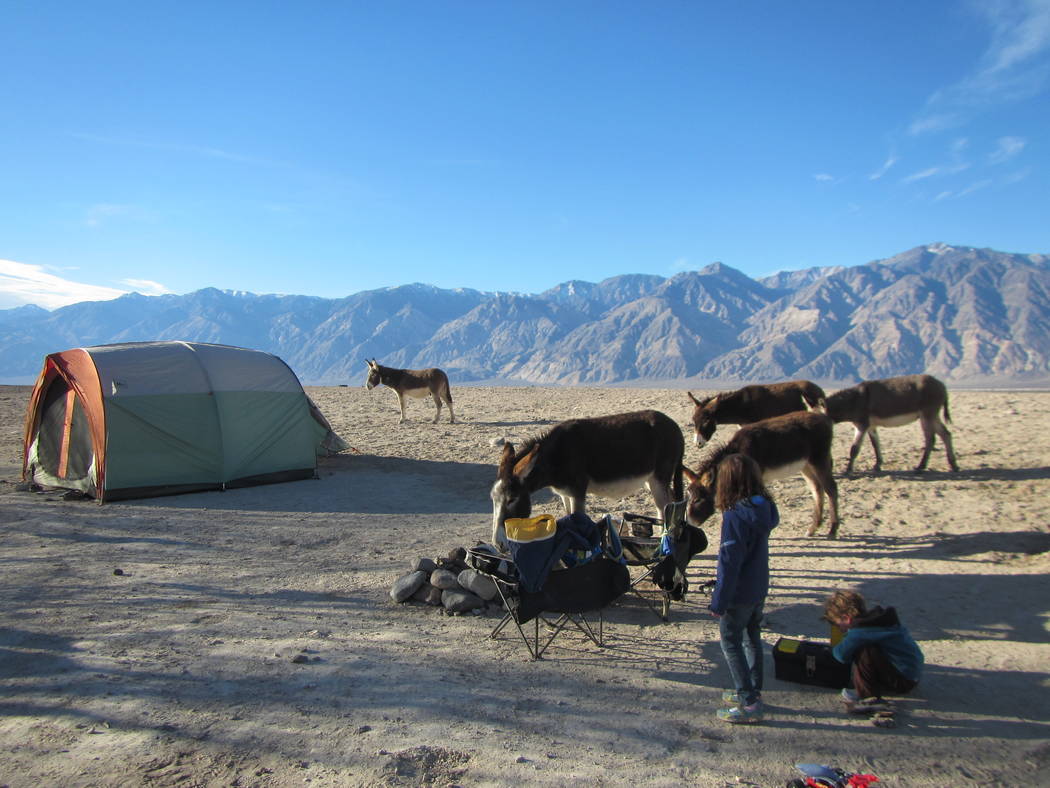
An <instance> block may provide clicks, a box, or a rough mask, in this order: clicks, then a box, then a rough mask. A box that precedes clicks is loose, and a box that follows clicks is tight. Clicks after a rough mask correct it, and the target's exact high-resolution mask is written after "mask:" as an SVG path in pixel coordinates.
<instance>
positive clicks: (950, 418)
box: [944, 391, 952, 424]
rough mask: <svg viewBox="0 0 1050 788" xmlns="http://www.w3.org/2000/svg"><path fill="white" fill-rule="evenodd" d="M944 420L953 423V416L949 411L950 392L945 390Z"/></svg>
mask: <svg viewBox="0 0 1050 788" xmlns="http://www.w3.org/2000/svg"><path fill="white" fill-rule="evenodd" d="M944 420H945V421H946V422H947V423H948V424H951V423H952V416H951V414H950V413H949V412H948V392H947V391H946V392H944Z"/></svg>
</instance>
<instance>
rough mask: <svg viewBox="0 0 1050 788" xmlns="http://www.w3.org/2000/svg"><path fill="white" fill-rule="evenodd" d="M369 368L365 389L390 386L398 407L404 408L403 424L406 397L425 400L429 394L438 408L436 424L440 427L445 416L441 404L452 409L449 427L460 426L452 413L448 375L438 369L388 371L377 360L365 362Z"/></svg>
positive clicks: (402, 421) (402, 412) (401, 421)
mask: <svg viewBox="0 0 1050 788" xmlns="http://www.w3.org/2000/svg"><path fill="white" fill-rule="evenodd" d="M365 363H366V364H368V377H367V378H366V379H365V388H367V389H368V390H370V391H371V390H372V389H373V388H375V387H376V386H378V385H379V384H380V383H382V384H383V385H384V386H389V387H390V388H392V389H393V390H394V393H395V394H397V404H398V406H399V407H400V408H401V420H400V421H399V422H398V424H403V423H404V421H405V397H406V396H408V397H412V398H413V399H421V398H422V397H425V396H427V394H429V395H430V396H431V397H433V398H434V404H435V405H437V413H435V414H434V424H437V422H438V418H439V417H440V416H441V401H442V400H444V401H445V404H447V405H448V415H449V423H450V424H455V423H456V414H455V411H453V410H452V390H451V389H450V388H449V385H448V375H446V374H445V373H444V372H442V371H441V370H440V369H437V368H436V367H431V368H430V369H395V368H394V367H384V366H382V365H381V364H378V363H376V360H375V359H372V360H371V361H367V360H366V361H365Z"/></svg>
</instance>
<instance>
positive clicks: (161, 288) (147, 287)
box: [120, 279, 172, 295]
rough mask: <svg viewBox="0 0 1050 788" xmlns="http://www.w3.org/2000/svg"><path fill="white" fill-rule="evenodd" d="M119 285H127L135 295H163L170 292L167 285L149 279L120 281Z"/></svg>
mask: <svg viewBox="0 0 1050 788" xmlns="http://www.w3.org/2000/svg"><path fill="white" fill-rule="evenodd" d="M120 283H121V284H122V285H127V286H128V287H130V288H131V289H132V290H134V291H135V292H136V293H141V294H142V295H165V294H167V293H171V292H172V291H171V290H169V289H168V287H167V285H162V284H161V283H160V282H154V281H152V280H151V279H121V280H120Z"/></svg>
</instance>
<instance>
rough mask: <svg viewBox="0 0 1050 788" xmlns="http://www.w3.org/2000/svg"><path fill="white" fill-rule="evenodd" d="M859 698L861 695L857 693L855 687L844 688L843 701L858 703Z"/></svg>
mask: <svg viewBox="0 0 1050 788" xmlns="http://www.w3.org/2000/svg"><path fill="white" fill-rule="evenodd" d="M858 700H860V695H858V694H857V691H856V690H855V689H853V688H852V687H843V688H842V702H843V703H856V702H857V701H858Z"/></svg>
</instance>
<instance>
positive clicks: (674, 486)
mask: <svg viewBox="0 0 1050 788" xmlns="http://www.w3.org/2000/svg"><path fill="white" fill-rule="evenodd" d="M682 459H685V457H682ZM671 494H672V500H674V501H681V500H683V499H684V498H685V489H684V487H683V485H682V463H681V461H679V463H678V465H677V466H676V467H675V469H674V475H673V476H672V477H671Z"/></svg>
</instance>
